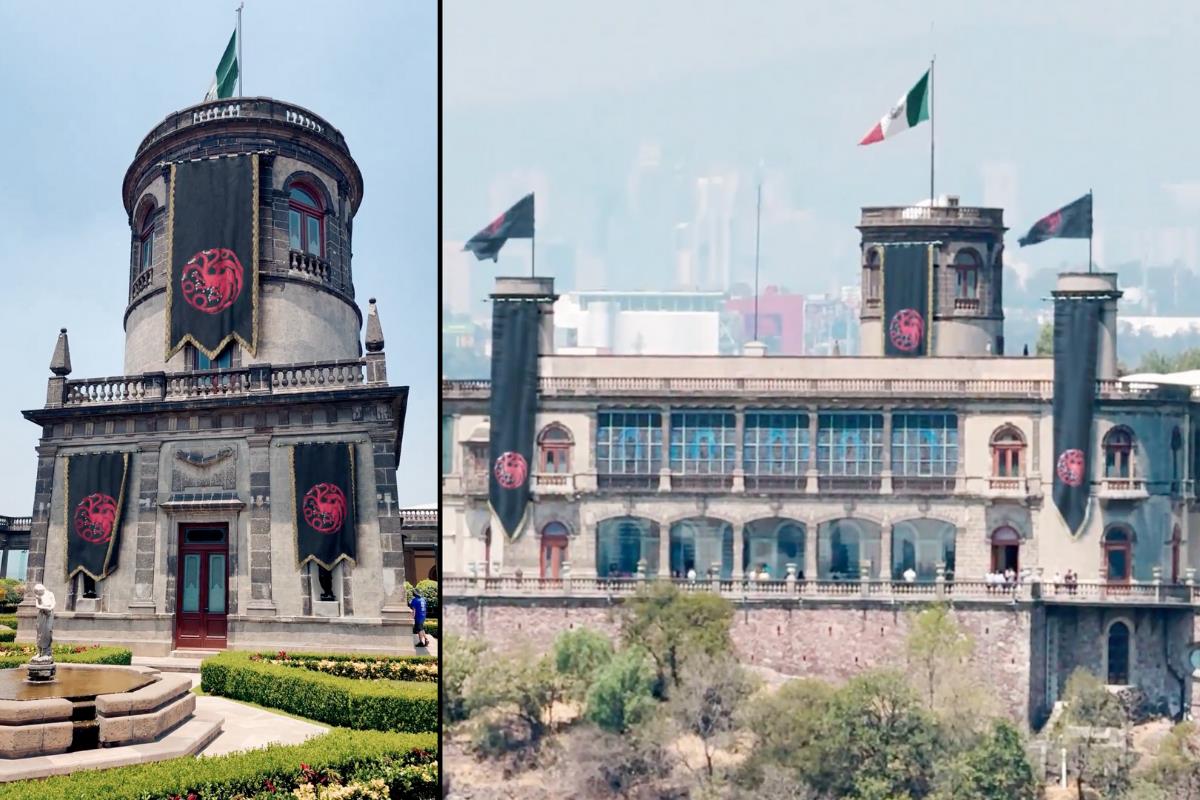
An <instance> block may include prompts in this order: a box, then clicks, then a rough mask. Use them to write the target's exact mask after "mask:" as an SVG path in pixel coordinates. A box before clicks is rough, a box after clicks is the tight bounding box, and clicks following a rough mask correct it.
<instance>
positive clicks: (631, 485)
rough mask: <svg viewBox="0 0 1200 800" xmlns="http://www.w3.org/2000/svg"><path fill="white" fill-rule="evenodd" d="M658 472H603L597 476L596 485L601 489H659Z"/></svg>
mask: <svg viewBox="0 0 1200 800" xmlns="http://www.w3.org/2000/svg"><path fill="white" fill-rule="evenodd" d="M658 483H659V479H658V473H657V472H656V473H654V474H646V473H643V474H634V475H627V474H624V473H611V474H606V473H601V474H599V475H597V476H596V486H597V487H598V488H600V489H610V490H621V491H654V490H656V489H658Z"/></svg>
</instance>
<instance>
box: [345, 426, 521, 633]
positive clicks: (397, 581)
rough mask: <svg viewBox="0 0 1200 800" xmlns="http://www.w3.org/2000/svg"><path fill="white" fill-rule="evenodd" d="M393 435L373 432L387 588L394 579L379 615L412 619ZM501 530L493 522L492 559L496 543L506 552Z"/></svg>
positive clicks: (348, 611)
mask: <svg viewBox="0 0 1200 800" xmlns="http://www.w3.org/2000/svg"><path fill="white" fill-rule="evenodd" d="M394 435H395V434H394V432H393V430H392V429H391V426H390V424H389V425H388V426H385V427H381V428H379V429H377V430H375V431H372V432H371V446H372V449H373V453H372V464H373V466H374V468H375V497H376V506H375V509H376V514H377V516H378V518H379V540H380V543H381V545H382V551H383V552H382V555H383V574H384V580H385V585H386V583H387V578H388V577H391V579H392V580H391V591H390V592H388V593H387V596H386V598H385V599H384V601H383V608H382V609H381V610H380V613H381V615H382V616H383V618H384V619H406V618H407V619H411V616H412V611H410V610H409V608H408V597H407V596H406V595H405V593H404V580H405V577H404V536H403V534H402V533H401V527H402V524H403V520H402V519H401V517H400V508H399V506H398V505H397V503H396V498H397V496H398V494H397V492H396V451H395V439H394V438H393V437H394ZM359 446H360V447H361V446H362V445H359ZM501 530H502V528H501V527H500V526H499V525H497V524H495V520H493V525H492V559H493V560H495V558H496V552H497V543H499V544H500V552H501V553H503V545H504V534H503V533H501ZM345 563H346V562H344V561H343V562H342V564H343V567H342V570H343V571H342V574H343V576H346V571H345V570H346V567H345ZM342 583H343V585H344V587H345V591H346V595H345V599H344V600H343V610H342V613H343V614H345V615H347V616H349V615H350V614H351V613H353V608H352V607H351V606H350V594H349V591H350V581H349V579H348V577H344V578H343V581H342ZM414 585H415V581H414Z"/></svg>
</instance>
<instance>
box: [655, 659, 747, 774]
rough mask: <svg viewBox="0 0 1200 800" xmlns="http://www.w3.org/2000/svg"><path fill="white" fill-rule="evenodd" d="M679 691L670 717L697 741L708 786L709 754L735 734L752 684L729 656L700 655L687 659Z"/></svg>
mask: <svg viewBox="0 0 1200 800" xmlns="http://www.w3.org/2000/svg"><path fill="white" fill-rule="evenodd" d="M679 689H680V690H679V691H678V692H676V693H675V694H674V695H673V696H672V698H671V703H670V705H671V716H672V718H674V720H675V722H676V724H677V725H679V727H680V729H681V730H682V731H683V732H685V733H690V734H694V735H695V736H696V737H698V738H699V739H700V743H701V746H702V747H703V749H704V771H705V774H706V776H707V778H708V781H709V783H710V784H711V783H712V780H713V777H714V775H713V755H714V754H715V753H716V751H717V750H718V749H720V748H722V747H724V746H725V745H726V744H727V743H728V742H729V741H730V740H731V739H732V737H733V735H734V734H735V732H736V731H737V729H738V720H739V718H740V716H741V709H742V707H743V705H744V704H745V702H746V700H747V699H749V697H750V696H751V695H752V694H753V693H754V690H755V682H754V681H753V680H752V679H751V676H750V674H749V673H747V672H746V670H745V669H743V668H742V666H741V665H740V664H738V663H737V661H736V660H735V659H734V658H733V656H731V655H728V654H725V655H721V656H718V657H715V658H714V657H712V656H708V655H701V656H696V657H693V658H691V659H689V660H688V662H687V664H686V666H685V667H684V670H683V680H682V682H681V684H680V687H679Z"/></svg>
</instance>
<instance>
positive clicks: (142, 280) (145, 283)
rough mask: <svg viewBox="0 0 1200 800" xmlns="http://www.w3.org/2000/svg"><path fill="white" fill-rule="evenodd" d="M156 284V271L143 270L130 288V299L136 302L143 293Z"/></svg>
mask: <svg viewBox="0 0 1200 800" xmlns="http://www.w3.org/2000/svg"><path fill="white" fill-rule="evenodd" d="M153 282H154V270H153V269H147V270H143V271H142V273H141V274H139V275H138V276H137V277H136V278H134V279H133V285H132V286H130V287H129V299H130V300H131V301H132V300H136V299H137V298H138V296H139V295H141V293H142V292H144V291H146V290H147V289H149V288H150V284H152V283H153Z"/></svg>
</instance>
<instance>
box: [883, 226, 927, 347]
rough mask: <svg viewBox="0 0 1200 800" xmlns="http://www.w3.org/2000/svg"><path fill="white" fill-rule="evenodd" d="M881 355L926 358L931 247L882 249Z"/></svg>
mask: <svg viewBox="0 0 1200 800" xmlns="http://www.w3.org/2000/svg"><path fill="white" fill-rule="evenodd" d="M880 270H881V272H882V274H883V354H884V355H885V356H925V355H929V340H930V336H931V334H932V333H933V328H932V325H931V323H932V320H931V319H930V311H931V309H932V307H933V303H932V298H931V297H930V295H931V293H932V291H933V247H932V246H931V245H929V244H889V245H885V246H884V248H883V260H882V264H881V267H880Z"/></svg>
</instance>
